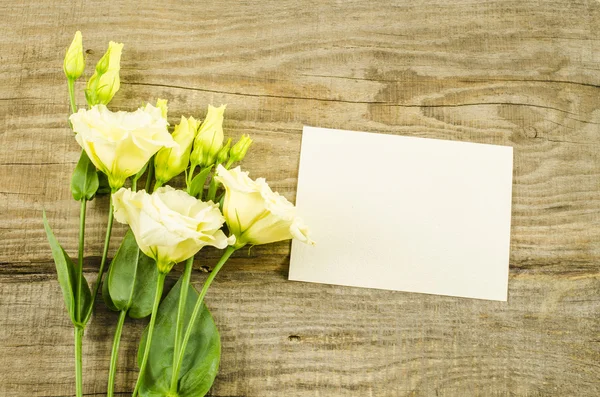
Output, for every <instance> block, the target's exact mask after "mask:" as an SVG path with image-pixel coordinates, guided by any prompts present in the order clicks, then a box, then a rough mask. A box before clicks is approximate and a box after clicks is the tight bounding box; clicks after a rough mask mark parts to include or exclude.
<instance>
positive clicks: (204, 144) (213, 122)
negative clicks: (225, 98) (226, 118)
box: [190, 105, 226, 167]
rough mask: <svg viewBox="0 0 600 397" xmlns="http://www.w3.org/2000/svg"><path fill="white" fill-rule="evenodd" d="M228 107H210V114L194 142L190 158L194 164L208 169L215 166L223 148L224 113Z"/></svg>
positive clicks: (207, 115)
mask: <svg viewBox="0 0 600 397" xmlns="http://www.w3.org/2000/svg"><path fill="white" fill-rule="evenodd" d="M225 107H226V105H221V106H220V107H218V108H216V107H214V106H212V105H208V113H207V114H206V118H205V119H204V121H203V122H202V125H201V126H200V128H199V129H198V133H197V135H196V139H195V140H194V150H193V151H192V155H191V157H190V159H191V162H192V164H195V165H200V166H202V167H208V166H211V165H213V164H215V162H216V160H217V154H218V153H219V151H220V150H221V148H222V147H223V139H224V137H223V113H224V112H225Z"/></svg>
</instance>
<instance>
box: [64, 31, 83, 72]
mask: <svg viewBox="0 0 600 397" xmlns="http://www.w3.org/2000/svg"><path fill="white" fill-rule="evenodd" d="M84 68H85V60H84V59H83V45H82V40H81V32H80V31H79V30H78V31H77V32H75V37H74V38H73V41H72V42H71V46H70V47H69V49H67V53H66V54H65V61H64V64H63V70H64V71H65V75H66V76H67V78H68V79H69V80H77V79H78V78H79V77H80V76H81V75H82V74H83V69H84Z"/></svg>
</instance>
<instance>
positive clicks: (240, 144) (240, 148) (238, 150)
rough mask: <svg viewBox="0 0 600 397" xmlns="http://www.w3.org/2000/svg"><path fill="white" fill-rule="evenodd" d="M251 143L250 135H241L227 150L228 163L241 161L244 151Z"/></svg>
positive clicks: (244, 155) (246, 150)
mask: <svg viewBox="0 0 600 397" xmlns="http://www.w3.org/2000/svg"><path fill="white" fill-rule="evenodd" d="M251 144H252V139H250V135H242V137H241V138H240V140H239V141H237V142H236V143H235V145H233V147H232V148H231V150H230V151H229V163H228V164H229V165H231V164H233V163H235V162H237V161H242V160H243V159H244V157H246V153H247V152H248V148H249V147H250V145H251Z"/></svg>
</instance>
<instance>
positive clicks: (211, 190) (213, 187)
mask: <svg viewBox="0 0 600 397" xmlns="http://www.w3.org/2000/svg"><path fill="white" fill-rule="evenodd" d="M217 186H218V184H217V181H216V179H215V177H214V176H213V177H212V178H211V180H210V185H209V186H208V194H207V196H206V198H207V200H210V201H215V196H216V195H217Z"/></svg>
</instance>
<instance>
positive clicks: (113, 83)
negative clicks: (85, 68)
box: [86, 41, 123, 105]
mask: <svg viewBox="0 0 600 397" xmlns="http://www.w3.org/2000/svg"><path fill="white" fill-rule="evenodd" d="M122 51H123V43H115V42H114V41H111V42H110V43H108V50H106V53H105V54H104V55H103V56H102V58H100V60H99V61H98V64H97V65H96V71H95V72H94V74H93V75H92V77H90V79H89V81H88V83H87V89H86V97H87V99H88V103H89V104H90V105H97V104H103V105H108V103H109V102H110V101H111V100H112V98H113V97H114V96H115V94H116V93H117V91H119V88H120V87H121V79H120V77H119V70H120V69H121V52H122Z"/></svg>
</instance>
